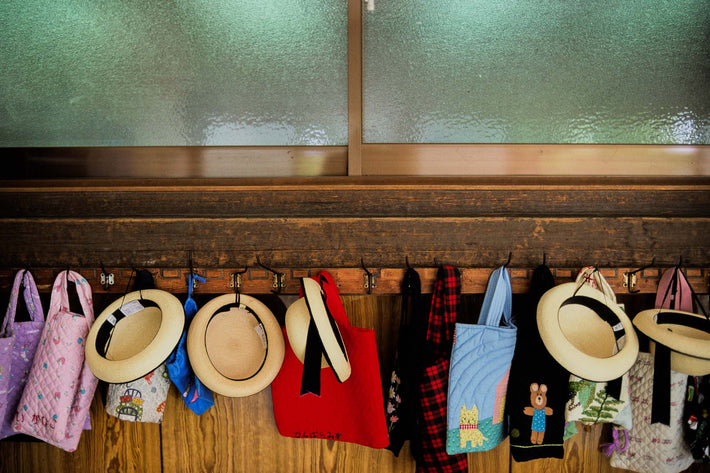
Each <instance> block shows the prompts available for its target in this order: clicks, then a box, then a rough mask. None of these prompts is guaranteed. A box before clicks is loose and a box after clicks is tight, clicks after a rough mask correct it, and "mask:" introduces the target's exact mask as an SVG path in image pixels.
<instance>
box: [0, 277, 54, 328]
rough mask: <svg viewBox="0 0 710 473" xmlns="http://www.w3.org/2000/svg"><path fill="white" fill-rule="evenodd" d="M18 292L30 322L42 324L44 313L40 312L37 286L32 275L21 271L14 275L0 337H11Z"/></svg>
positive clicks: (40, 306)
mask: <svg viewBox="0 0 710 473" xmlns="http://www.w3.org/2000/svg"><path fill="white" fill-rule="evenodd" d="M20 292H22V297H23V299H24V301H25V307H27V312H28V313H29V314H30V320H32V322H44V311H43V310H42V302H41V301H40V299H39V292H37V285H36V284H35V280H34V278H33V277H32V273H31V272H30V271H29V270H28V269H22V270H20V271H18V272H17V274H16V275H15V281H14V283H13V284H12V291H11V292H10V301H9V303H8V306H7V311H6V312H5V319H4V320H3V323H2V329H1V330H0V337H10V336H12V335H13V329H12V322H14V321H15V315H16V314H17V300H18V298H19V295H20Z"/></svg>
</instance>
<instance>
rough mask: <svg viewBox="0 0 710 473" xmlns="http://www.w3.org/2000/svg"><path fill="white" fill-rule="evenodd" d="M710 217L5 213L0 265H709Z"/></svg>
mask: <svg viewBox="0 0 710 473" xmlns="http://www.w3.org/2000/svg"><path fill="white" fill-rule="evenodd" d="M709 234H710V218H672V219H669V218H655V217H654V218H646V217H643V218H606V217H602V218H598V217H597V218H591V217H590V218H530V217H510V218H509V217H471V218H466V217H451V218H440V217H431V218H426V219H423V218H408V217H397V218H380V217H377V218H365V217H343V218H302V217H298V218H206V217H203V218H160V219H157V218H142V219H136V218H110V219H106V218H82V219H70V218H66V219H50V218H43V219H27V218H7V219H3V220H2V225H0V241H2V242H3V251H2V252H0V267H16V266H23V265H30V266H32V267H41V266H50V267H54V266H57V267H65V266H67V265H70V266H74V267H83V266H90V267H91V266H96V265H98V263H99V261H103V262H104V263H105V264H107V265H112V266H117V267H131V266H147V267H182V266H184V265H185V264H186V261H187V253H188V251H192V252H193V256H194V260H195V264H199V265H203V266H206V267H240V266H244V265H247V264H252V262H253V261H254V260H255V258H256V257H257V256H260V257H261V259H262V261H264V262H267V264H270V265H281V266H284V267H357V266H359V265H360V261H361V259H364V261H365V263H366V264H367V265H369V266H372V267H401V266H402V265H403V264H404V259H405V256H408V257H409V260H410V262H412V264H414V265H416V264H418V265H420V266H430V265H432V263H433V261H434V258H437V259H438V261H439V262H443V263H449V264H452V265H456V266H461V267H484V268H490V267H495V266H498V265H500V264H501V263H502V262H504V261H505V260H506V258H507V255H508V252H512V254H513V259H512V264H513V265H516V266H519V267H534V266H535V265H537V264H539V262H540V261H542V257H543V253H545V254H546V255H547V260H548V262H549V263H550V264H552V265H554V266H558V267H580V266H585V265H589V264H594V265H596V266H599V267H634V266H636V267H639V266H643V265H646V264H648V263H649V262H650V261H651V260H652V258H655V261H656V264H658V265H659V266H671V265H673V264H676V263H677V262H678V259H679V257H681V256H682V257H683V260H684V261H685V262H686V263H685V264H686V265H687V266H689V267H703V266H705V265H706V264H708V262H710V246H708V244H707V235H709Z"/></svg>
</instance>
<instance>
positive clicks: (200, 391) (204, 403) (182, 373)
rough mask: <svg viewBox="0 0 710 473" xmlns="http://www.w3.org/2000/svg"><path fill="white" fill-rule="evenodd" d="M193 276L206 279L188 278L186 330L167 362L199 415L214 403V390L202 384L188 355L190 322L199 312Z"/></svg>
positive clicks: (203, 280) (182, 394) (179, 386)
mask: <svg viewBox="0 0 710 473" xmlns="http://www.w3.org/2000/svg"><path fill="white" fill-rule="evenodd" d="M193 278H194V279H196V280H198V281H200V282H202V283H204V282H205V279H204V278H203V277H202V276H199V275H197V274H193V273H190V275H189V276H188V280H187V300H186V301H185V307H184V308H185V330H184V332H183V334H182V337H180V341H179V342H178V346H177V347H176V348H175V351H173V353H172V355H170V358H168V362H167V364H166V366H167V369H168V375H170V380H171V381H172V382H173V384H175V387H176V388H177V389H178V391H179V392H180V395H181V396H182V400H183V401H184V402H185V405H186V406H187V407H188V408H190V410H192V412H194V413H195V414H197V415H198V416H199V415H201V414H203V413H204V412H205V411H206V410H207V409H209V408H210V407H212V406H213V405H214V399H213V397H212V391H210V390H209V389H208V388H207V386H205V385H204V384H202V381H200V380H199V379H198V378H197V376H195V373H194V372H193V371H192V367H191V366H190V360H189V359H188V357H187V346H186V344H187V331H188V329H189V328H190V322H191V321H192V318H193V317H194V316H195V314H196V313H197V303H196V302H195V300H194V299H193V298H192V287H193V284H192V281H193Z"/></svg>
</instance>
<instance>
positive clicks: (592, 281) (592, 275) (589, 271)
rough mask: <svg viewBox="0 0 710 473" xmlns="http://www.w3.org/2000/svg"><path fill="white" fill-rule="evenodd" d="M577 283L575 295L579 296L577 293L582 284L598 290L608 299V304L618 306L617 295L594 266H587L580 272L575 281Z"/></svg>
mask: <svg viewBox="0 0 710 473" xmlns="http://www.w3.org/2000/svg"><path fill="white" fill-rule="evenodd" d="M575 282H576V283H577V287H576V288H575V290H574V293H575V294H577V291H579V288H580V287H582V284H585V283H586V284H587V285H589V286H591V287H593V288H594V289H597V290H599V291H601V292H602V294H604V297H606V299H608V303H609V304H611V303H614V304H616V303H617V302H616V294H614V290H613V289H612V288H611V286H610V285H609V283H608V282H607V281H606V279H605V278H604V276H603V275H602V273H601V272H599V270H598V269H597V268H595V267H594V266H585V267H584V268H582V269H581V270H580V271H579V274H577V279H576V281H575Z"/></svg>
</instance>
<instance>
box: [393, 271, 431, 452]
mask: <svg viewBox="0 0 710 473" xmlns="http://www.w3.org/2000/svg"><path fill="white" fill-rule="evenodd" d="M421 292H422V290H421V280H420V278H419V274H417V272H416V271H415V270H414V269H412V268H409V269H408V270H407V271H406V272H405V274H404V279H403V280H402V311H401V318H400V323H399V339H398V340H397V351H396V353H395V359H394V368H393V369H392V376H391V379H390V385H389V392H386V393H385V396H386V397H387V404H386V406H385V413H386V418H387V432H388V433H389V439H390V444H389V445H388V446H387V449H388V450H391V451H392V453H394V454H395V456H398V455H399V451H400V450H401V449H402V445H404V442H405V441H407V440H412V443H411V445H412V446H413V445H415V444H416V443H417V442H416V435H417V419H416V412H415V410H414V407H415V406H416V397H417V386H418V385H419V376H420V374H421V373H420V371H421V360H420V357H421V353H422V352H423V347H424V343H425V341H426V314H424V311H423V310H422V309H423V308H424V307H423V306H422V304H421Z"/></svg>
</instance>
